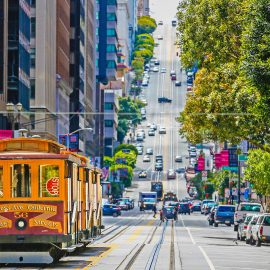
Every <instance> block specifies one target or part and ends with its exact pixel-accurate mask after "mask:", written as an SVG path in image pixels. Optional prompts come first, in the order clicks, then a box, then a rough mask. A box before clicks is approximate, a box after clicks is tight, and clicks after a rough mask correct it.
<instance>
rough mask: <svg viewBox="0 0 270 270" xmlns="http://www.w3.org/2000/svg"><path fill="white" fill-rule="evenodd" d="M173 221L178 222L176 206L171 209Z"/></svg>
mask: <svg viewBox="0 0 270 270" xmlns="http://www.w3.org/2000/svg"><path fill="white" fill-rule="evenodd" d="M173 219H174V220H175V221H176V220H178V208H177V206H175V207H174V208H173Z"/></svg>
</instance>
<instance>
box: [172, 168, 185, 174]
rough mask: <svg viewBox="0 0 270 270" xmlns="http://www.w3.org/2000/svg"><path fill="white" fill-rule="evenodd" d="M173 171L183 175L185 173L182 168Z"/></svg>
mask: <svg viewBox="0 0 270 270" xmlns="http://www.w3.org/2000/svg"><path fill="white" fill-rule="evenodd" d="M175 171H176V172H177V173H185V172H186V169H185V168H184V167H180V168H177V169H176V170H175Z"/></svg>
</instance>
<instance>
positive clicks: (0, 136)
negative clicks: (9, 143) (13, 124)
mask: <svg viewBox="0 0 270 270" xmlns="http://www.w3.org/2000/svg"><path fill="white" fill-rule="evenodd" d="M10 138H12V130H8V129H0V140H4V139H10Z"/></svg>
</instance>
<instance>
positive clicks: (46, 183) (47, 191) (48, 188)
mask: <svg viewBox="0 0 270 270" xmlns="http://www.w3.org/2000/svg"><path fill="white" fill-rule="evenodd" d="M59 192H60V178H59V166H58V165H40V166H39V197H41V198H44V197H45V198H47V197H59Z"/></svg>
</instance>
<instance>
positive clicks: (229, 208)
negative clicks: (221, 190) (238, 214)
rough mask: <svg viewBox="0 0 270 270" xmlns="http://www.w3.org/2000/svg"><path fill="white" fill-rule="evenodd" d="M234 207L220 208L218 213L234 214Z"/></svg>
mask: <svg viewBox="0 0 270 270" xmlns="http://www.w3.org/2000/svg"><path fill="white" fill-rule="evenodd" d="M234 211H235V207H234V206H220V207H219V208H218V212H234Z"/></svg>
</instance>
